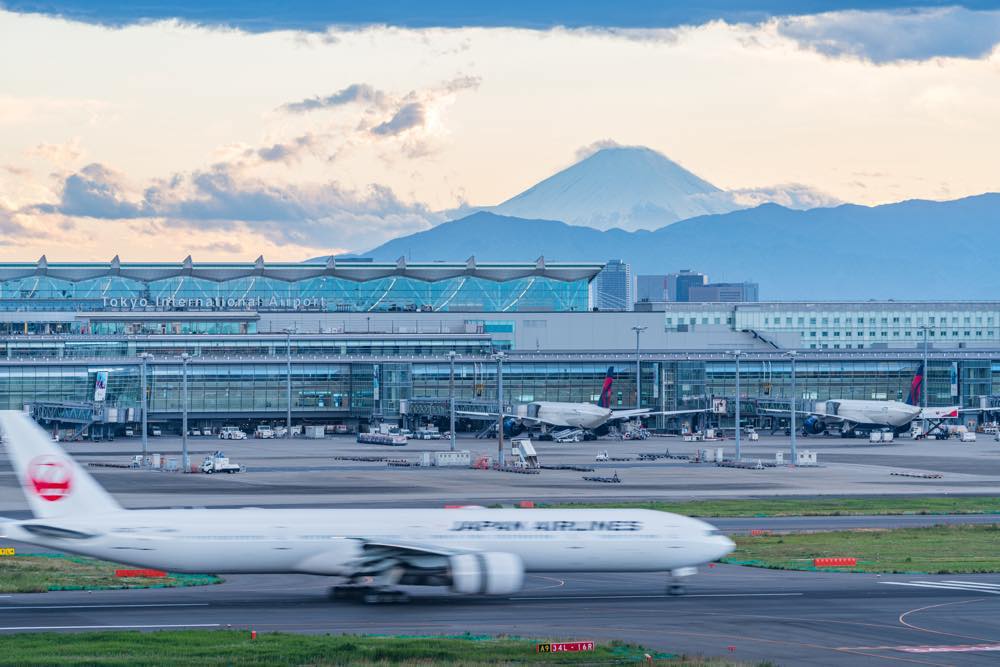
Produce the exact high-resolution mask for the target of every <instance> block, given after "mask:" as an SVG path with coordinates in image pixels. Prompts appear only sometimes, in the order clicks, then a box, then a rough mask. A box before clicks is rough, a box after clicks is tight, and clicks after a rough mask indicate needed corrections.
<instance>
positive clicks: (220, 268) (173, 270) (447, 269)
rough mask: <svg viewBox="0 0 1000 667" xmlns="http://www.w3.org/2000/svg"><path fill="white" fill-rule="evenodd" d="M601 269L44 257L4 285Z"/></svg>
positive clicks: (590, 273) (587, 274) (590, 271)
mask: <svg viewBox="0 0 1000 667" xmlns="http://www.w3.org/2000/svg"><path fill="white" fill-rule="evenodd" d="M603 268H604V264H602V263H594V262H571V263H562V262H560V263H556V264H552V263H547V262H546V261H545V258H544V257H539V258H538V260H536V261H535V262H485V263H479V262H477V261H476V259H475V257H470V258H469V259H467V260H466V261H465V262H414V263H410V262H407V261H406V259H405V258H404V257H400V258H399V259H398V260H396V261H395V262H366V261H346V260H343V261H341V262H337V261H336V259H335V258H332V257H331V258H330V259H329V260H327V261H326V262H325V263H319V264H308V263H297V262H265V261H264V258H263V257H258V258H257V260H256V261H254V262H247V263H240V262H233V263H229V262H206V263H200V262H199V263H195V262H194V261H193V260H192V259H191V257H190V256H188V257H186V258H185V259H184V260H182V261H180V262H176V263H172V262H135V263H131V262H130V263H125V262H122V261H121V260H120V259H119V258H118V256H117V255H116V256H115V257H114V258H113V259H112V260H111V261H110V262H108V263H107V264H103V263H91V262H58V263H57V262H49V261H48V260H47V259H46V258H45V256H44V255H43V256H42V257H41V258H40V259H39V260H38V261H37V262H34V263H31V262H3V263H0V281H2V280H16V279H18V278H28V277H31V276H49V277H52V278H58V279H61V280H68V281H70V282H78V281H81V280H90V279H93V278H101V277H103V276H121V277H122V278H130V279H132V280H139V281H143V282H151V281H154V280H163V279H166V278H173V277H177V276H190V277H193V278H201V279H204V280H211V281H215V282H224V281H227V280H234V279H237V278H250V277H255V276H256V277H265V278H273V279H276V280H283V281H285V282H297V281H300V280H307V279H309V278H317V277H322V276H328V277H332V278H342V279H345V280H353V281H356V282H364V281H366V280H377V279H379V278H390V277H405V278H413V279H416V280H423V281H426V282H435V281H438V280H447V279H449V278H456V277H472V278H483V279H486V280H492V281H495V282H504V281H507V280H516V279H518V278H528V277H532V276H537V277H544V278H550V279H552V280H561V281H564V282H571V281H577V280H587V281H589V280H592V279H593V278H594V276H596V275H597V274H598V273H599V272H600V271H601V269H603Z"/></svg>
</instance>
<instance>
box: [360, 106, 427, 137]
mask: <svg viewBox="0 0 1000 667" xmlns="http://www.w3.org/2000/svg"><path fill="white" fill-rule="evenodd" d="M426 118H427V112H426V110H425V108H424V104H423V102H409V103H407V104H404V105H403V106H401V107H400V108H399V109H398V110H397V111H396V113H395V114H393V116H392V118H390V119H389V120H387V121H385V122H384V123H380V124H378V125H376V126H375V127H373V128H372V129H371V133H372V134H377V135H379V136H383V137H384V136H396V135H397V134H401V133H403V132H405V131H407V130H409V129H412V128H414V127H418V126H421V125H423V124H424V120H425V119H426Z"/></svg>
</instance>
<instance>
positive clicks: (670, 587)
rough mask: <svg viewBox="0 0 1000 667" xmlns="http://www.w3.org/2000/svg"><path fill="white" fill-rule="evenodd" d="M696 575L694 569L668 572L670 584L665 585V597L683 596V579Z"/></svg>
mask: <svg viewBox="0 0 1000 667" xmlns="http://www.w3.org/2000/svg"><path fill="white" fill-rule="evenodd" d="M695 574H698V568H696V567H679V568H677V569H676V570H671V571H670V583H669V584H667V595H684V594H685V593H686V592H687V588H685V586H684V579H687V578H688V577H690V576H693V575H695Z"/></svg>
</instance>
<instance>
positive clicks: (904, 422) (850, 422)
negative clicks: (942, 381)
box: [765, 364, 995, 438]
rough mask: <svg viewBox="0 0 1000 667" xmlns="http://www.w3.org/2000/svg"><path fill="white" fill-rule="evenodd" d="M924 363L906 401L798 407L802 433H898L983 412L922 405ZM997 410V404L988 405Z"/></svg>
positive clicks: (844, 401)
mask: <svg viewBox="0 0 1000 667" xmlns="http://www.w3.org/2000/svg"><path fill="white" fill-rule="evenodd" d="M923 385H924V370H923V364H921V365H920V367H919V368H918V369H917V372H916V373H915V374H914V376H913V380H912V381H911V382H910V392H909V394H908V395H907V397H906V402H905V403H903V402H900V401H877V400H856V399H838V400H830V401H824V402H822V403H821V404H819V405H820V406H822V407H821V408H819V406H817V408H818V409H816V410H813V411H808V410H796V414H803V415H805V419H803V421H802V433H803V434H805V435H818V434H821V433H824V432H826V431H827V429H832V428H834V427H836V428H839V429H840V434H841V435H842V436H843V437H845V438H849V437H853V436H855V435H864V434H866V433H868V432H870V431H872V430H877V429H892V430H893V431H895V432H896V433H901V432H903V431H905V430H907V429H908V428H909V426H910V424H911V423H913V422H914V421H916V420H918V419H926V420H928V421H929V422H931V424H932V427H931V428H934V427H936V426H938V425H940V424H941V422H943V421H944V420H946V419H956V418H958V417H959V416H960V415H961V414H962V413H963V412H979V411H980V409H978V408H960V407H958V406H948V407H936V408H935V407H927V408H921V407H920V393H921V391H923ZM986 409H987V410H994V409H995V408H986ZM765 412H768V413H772V414H779V415H780V414H785V415H787V414H788V411H787V410H766V411H765Z"/></svg>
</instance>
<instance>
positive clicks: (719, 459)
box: [715, 447, 726, 463]
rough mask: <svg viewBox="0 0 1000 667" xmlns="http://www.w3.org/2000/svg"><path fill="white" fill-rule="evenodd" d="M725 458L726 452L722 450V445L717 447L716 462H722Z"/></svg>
mask: <svg viewBox="0 0 1000 667" xmlns="http://www.w3.org/2000/svg"><path fill="white" fill-rule="evenodd" d="M725 460H726V454H725V452H724V451H723V450H722V447H716V448H715V462H716V463H722V462H723V461H725Z"/></svg>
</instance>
